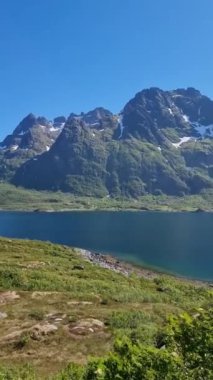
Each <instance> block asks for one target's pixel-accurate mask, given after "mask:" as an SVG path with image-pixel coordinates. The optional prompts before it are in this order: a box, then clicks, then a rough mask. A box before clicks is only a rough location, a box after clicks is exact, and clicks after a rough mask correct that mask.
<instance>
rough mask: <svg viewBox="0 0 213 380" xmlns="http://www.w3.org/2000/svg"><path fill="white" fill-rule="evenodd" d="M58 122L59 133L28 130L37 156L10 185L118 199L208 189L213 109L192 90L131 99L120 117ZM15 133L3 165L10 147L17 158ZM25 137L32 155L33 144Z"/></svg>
mask: <svg viewBox="0 0 213 380" xmlns="http://www.w3.org/2000/svg"><path fill="white" fill-rule="evenodd" d="M28 118H29V117H28ZM31 118H32V116H31V117H30V121H31ZM59 121H60V123H61V124H60V127H59V128H56V127H55V126H54V124H53V125H52V124H51V125H49V124H48V123H49V122H47V121H46V120H44V121H43V120H42V122H41V121H40V118H39V119H36V122H34V123H33V127H31V128H30V131H32V130H33V131H35V134H36V136H38V135H39V138H37V139H38V140H39V142H40V145H39V147H40V151H38V150H37V151H35V149H34V150H33V153H32V155H31V157H28V159H24V160H22V161H20V163H19V164H18V165H17V166H16V168H17V169H16V170H13V176H11V178H12V182H13V183H14V184H16V185H21V186H24V187H28V188H35V189H47V190H62V191H66V192H71V193H73V194H76V195H88V196H89V195H92V196H117V197H120V196H128V197H138V196H140V195H143V194H145V193H152V194H161V193H165V194H169V195H170V194H171V195H183V194H196V193H199V192H200V191H202V190H203V189H207V188H213V101H212V100H211V99H209V98H208V97H206V96H203V95H202V94H201V93H200V92H199V91H197V90H195V89H193V88H188V89H178V90H174V91H163V90H161V89H158V88H151V89H147V90H143V91H141V92H139V93H138V94H136V96H135V97H134V98H133V99H131V100H130V101H129V102H128V103H127V104H126V105H125V107H124V109H123V110H122V112H121V113H120V114H118V115H113V114H112V113H111V112H110V111H108V110H105V109H104V108H96V109H95V110H93V111H90V112H88V113H86V114H84V113H81V114H80V115H75V114H73V113H72V114H71V115H70V117H69V118H68V119H67V120H65V119H63V120H59ZM22 123H23V122H22ZM42 123H43V124H42ZM46 123H47V124H48V125H47V126H45V125H46ZM40 125H42V126H43V127H42V128H41V127H40ZM21 128H22V129H21ZM21 128H20V126H19V127H18V128H17V129H16V130H15V131H14V134H13V135H12V143H11V144H12V145H10V148H9V151H8V153H5V152H4V153H3V157H4V158H5V155H6V157H7V159H8V160H9V159H10V157H11V155H13V154H14V146H17V145H18V146H19V149H18V148H17V153H18V151H19V150H21V149H22V150H23V148H22V147H23V145H22V144H23V142H22V141H23V140H24V141H25V139H24V137H22V135H21V136H20V134H21V133H22V132H20V131H22V130H25V124H24V127H23V126H22V127H21ZM27 130H28V129H27ZM40 130H42V134H40ZM54 130H57V134H56V135H54V137H52V136H50V135H49V133H50V132H51V133H52V132H53V131H54ZM44 132H45V133H44ZM17 134H18V136H19V138H20V139H21V140H20V141H21V142H20V143H19V144H18V143H17V140H16V139H17ZM31 137H32V138H31V143H32V146H34V147H35V144H36V141H37V140H36V138H35V137H34V136H32V133H31ZM8 139H9V140H10V139H11V137H9V138H7V139H6V140H8ZM14 139H15V140H14ZM47 139H50V141H52V143H50V141H49V140H48V141H47ZM3 144H5V141H4V142H3V143H2V145H3ZM45 147H46V149H45ZM47 147H48V148H47ZM49 148H50V149H49ZM7 149H8V148H7ZM11 150H12V151H11ZM3 151H4V149H3ZM15 151H16V149H15ZM36 154H37V155H36ZM8 155H9V157H8ZM35 155H36V157H35Z"/></svg>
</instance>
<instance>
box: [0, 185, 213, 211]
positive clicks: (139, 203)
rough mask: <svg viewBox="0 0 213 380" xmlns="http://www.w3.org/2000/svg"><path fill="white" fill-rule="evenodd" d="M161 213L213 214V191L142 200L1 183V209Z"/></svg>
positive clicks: (148, 197)
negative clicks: (202, 212) (86, 195)
mask: <svg viewBox="0 0 213 380" xmlns="http://www.w3.org/2000/svg"><path fill="white" fill-rule="evenodd" d="M94 209H98V210H159V211H196V210H198V209H200V210H206V211H213V191H211V190H209V191H208V192H207V191H206V192H203V193H202V194H201V195H190V196H183V197H174V196H167V195H158V196H154V195H145V196H143V197H140V198H138V199H128V198H123V199H113V198H108V197H105V198H91V197H75V196H74V195H72V194H69V193H62V192H48V191H35V190H27V189H23V188H19V187H18V188H17V187H15V186H13V185H10V184H8V183H0V210H12V211H15V210H17V211H23V210H24V211H33V210H41V211H42V210H43V211H62V210H63V211H67V210H94Z"/></svg>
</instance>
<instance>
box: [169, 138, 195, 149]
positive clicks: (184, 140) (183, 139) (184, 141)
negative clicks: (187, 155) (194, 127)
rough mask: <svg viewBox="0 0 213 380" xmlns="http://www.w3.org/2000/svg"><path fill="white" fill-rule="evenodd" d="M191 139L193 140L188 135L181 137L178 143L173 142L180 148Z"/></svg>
mask: <svg viewBox="0 0 213 380" xmlns="http://www.w3.org/2000/svg"><path fill="white" fill-rule="evenodd" d="M189 140H192V137H188V136H185V137H181V139H180V141H179V142H178V143H172V145H173V146H174V147H175V148H179V147H180V146H181V145H182V144H183V143H186V142H187V141H189Z"/></svg>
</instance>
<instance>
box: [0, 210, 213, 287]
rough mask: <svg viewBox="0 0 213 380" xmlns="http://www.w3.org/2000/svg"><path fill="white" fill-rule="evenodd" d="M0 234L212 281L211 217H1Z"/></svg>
mask: <svg viewBox="0 0 213 380" xmlns="http://www.w3.org/2000/svg"><path fill="white" fill-rule="evenodd" d="M0 235H1V236H7V237H15V238H29V239H38V240H49V241H51V242H56V243H62V244H67V245H70V246H73V247H80V248H85V249H88V250H93V251H96V252H100V253H108V254H111V255H113V256H116V257H118V258H119V259H123V260H127V261H130V262H133V263H137V264H141V265H145V266H147V267H152V268H158V269H160V270H163V271H166V272H171V273H176V274H178V275H183V276H187V277H191V278H197V279H203V280H213V214H211V213H163V212H109V211H106V212H104V211H101V212H82V211H81V212H61V213H35V212H34V213H33V212H32V213H29V212H26V213H25V212H23V213H22V212H0Z"/></svg>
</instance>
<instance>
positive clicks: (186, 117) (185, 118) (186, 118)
mask: <svg viewBox="0 0 213 380" xmlns="http://www.w3.org/2000/svg"><path fill="white" fill-rule="evenodd" d="M183 118H184V120H185V122H186V123H189V117H188V116H187V115H183Z"/></svg>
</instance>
